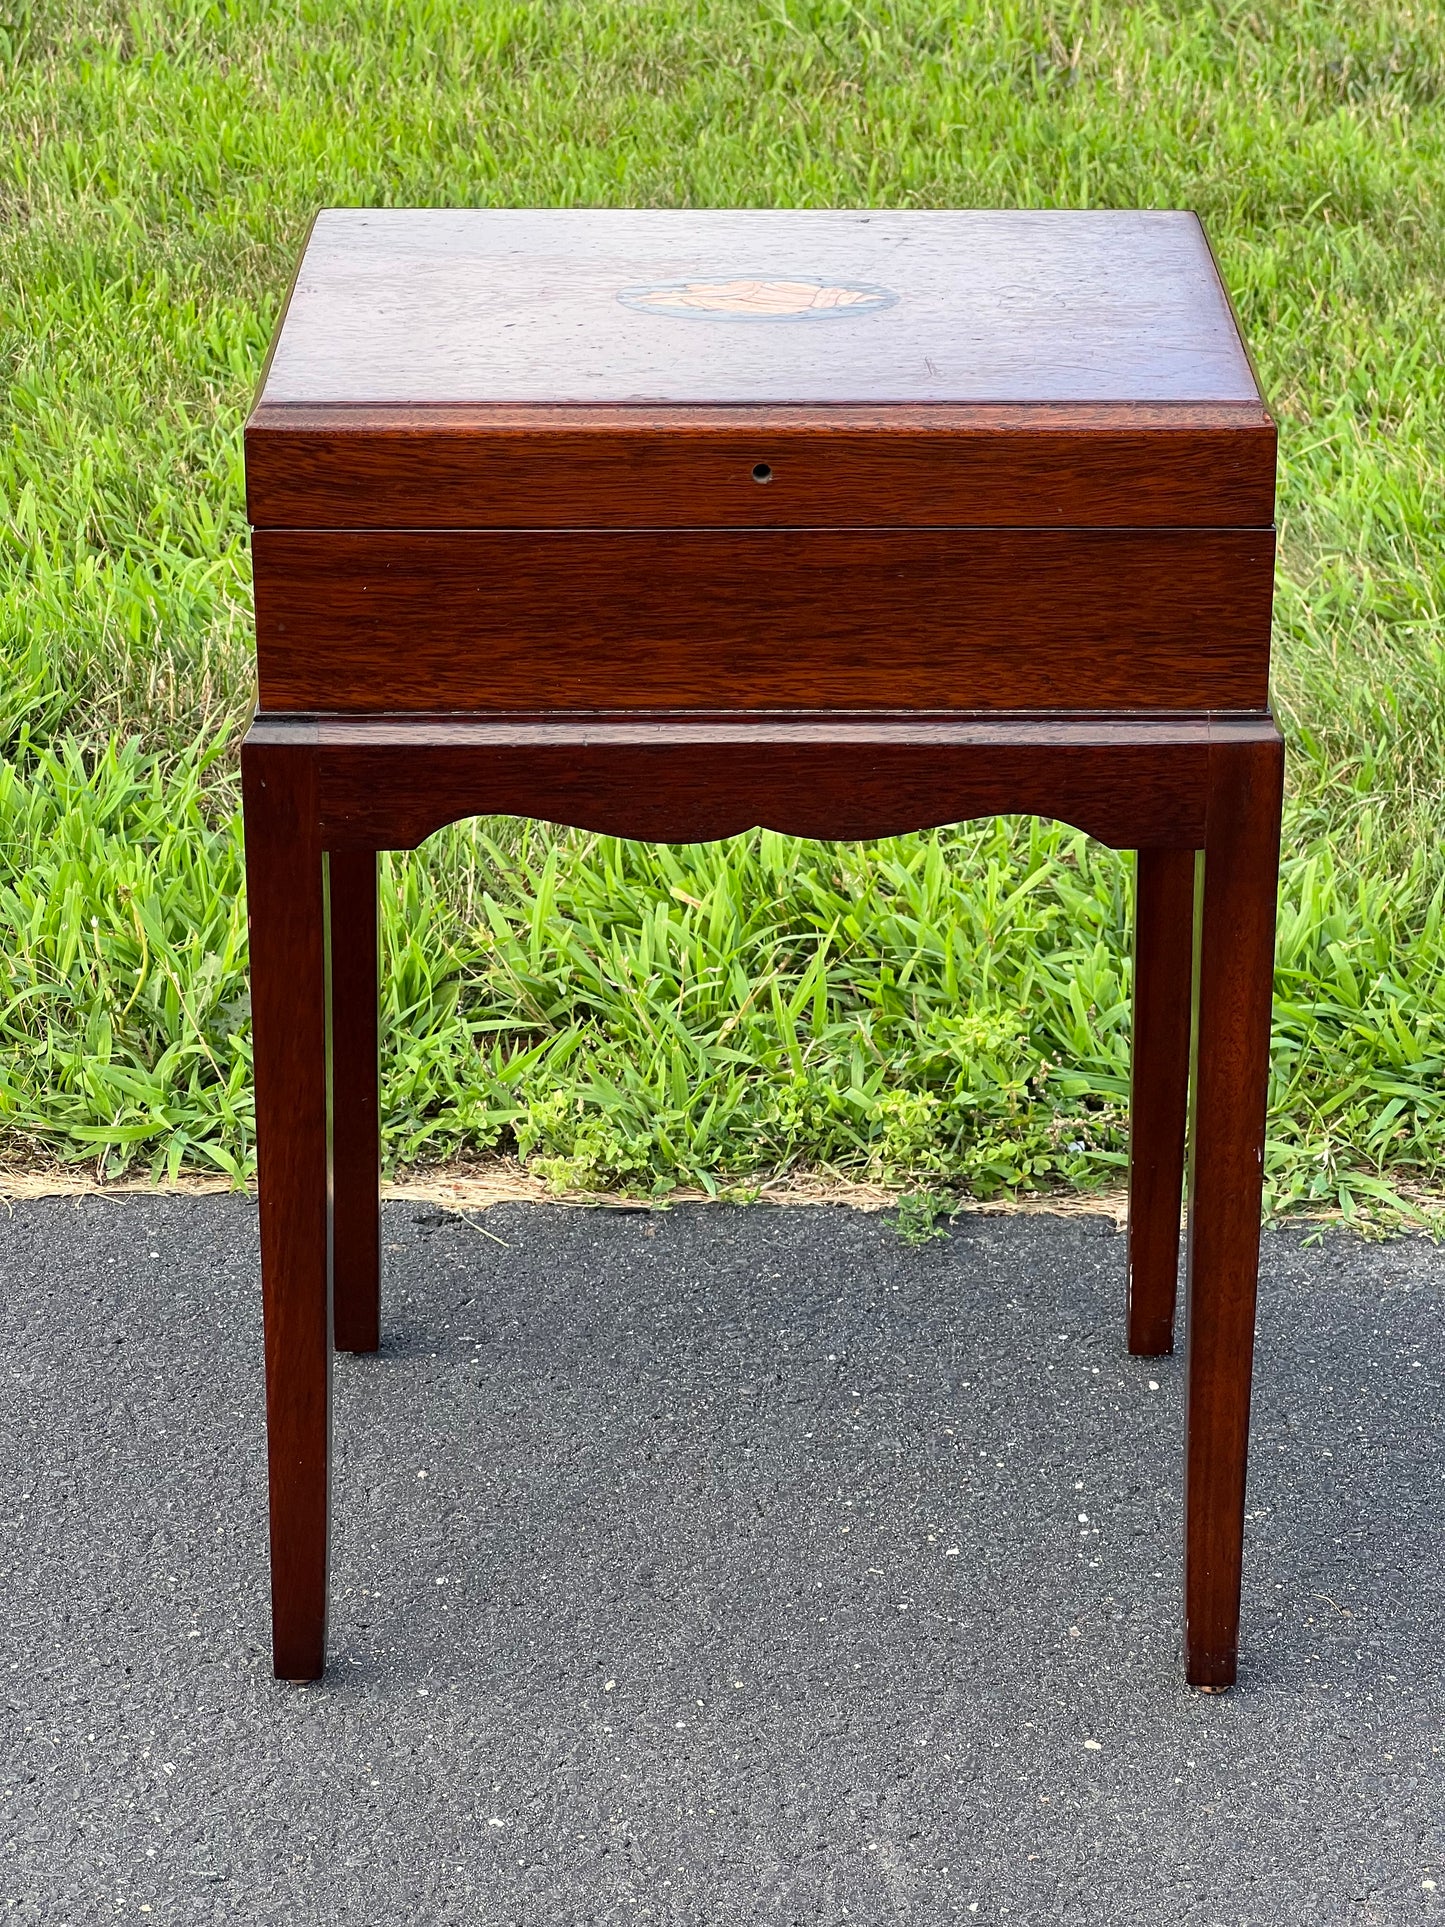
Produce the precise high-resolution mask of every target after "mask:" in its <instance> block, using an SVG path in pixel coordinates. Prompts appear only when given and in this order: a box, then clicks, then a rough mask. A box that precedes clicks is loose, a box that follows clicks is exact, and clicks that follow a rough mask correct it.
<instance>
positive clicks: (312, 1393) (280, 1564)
mask: <svg viewBox="0 0 1445 1927" xmlns="http://www.w3.org/2000/svg"><path fill="white" fill-rule="evenodd" d="M241 767H242V781H243V791H244V803H245V819H246V876H247V893H248V903H249V912H250V927H251V1021H252V1031H253V1040H254V1050H255V1077H256V1150H257V1160H258V1169H259V1188H260V1195H261V1294H262V1307H263V1314H264V1324H265V1337H266V1430H267V1445H268V1453H269V1461H270V1486H271V1614H272V1651H273V1658H274V1664H275V1671H276V1675H277V1677H278V1678H279V1679H293V1680H309V1679H318V1678H319V1677H320V1675H321V1673H322V1670H323V1668H324V1666H325V1647H326V1564H327V1527H328V1510H329V1457H330V1442H331V1441H330V1432H331V1278H330V1273H331V1252H330V1243H331V1239H330V1210H329V1199H328V1192H327V1166H328V1151H327V1131H326V1121H327V1120H326V1108H327V1106H326V1078H327V1067H326V1056H327V1052H326V942H325V906H324V900H323V893H322V861H323V859H322V854H321V847H320V840H319V837H318V833H317V808H316V774H315V762H314V759H313V758H312V757H311V756H309V755H308V754H306V753H305V752H304V751H301V752H297V751H295V750H291V751H288V750H286V749H284V748H280V749H278V748H274V747H266V746H259V747H258V746H248V747H247V749H246V750H245V751H244V752H243V756H242V765H241Z"/></svg>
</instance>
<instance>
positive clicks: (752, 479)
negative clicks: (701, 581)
mask: <svg viewBox="0 0 1445 1927" xmlns="http://www.w3.org/2000/svg"><path fill="white" fill-rule="evenodd" d="M760 465H761V467H762V468H764V469H765V470H766V471H767V474H766V480H765V481H761V482H760V481H759V480H758V479H757V471H758V469H759V467H760ZM1274 481H1275V429H1274V424H1273V422H1272V421H1271V420H1270V418H1269V416H1268V415H1267V414H1266V413H1265V412H1264V410H1263V409H1262V408H1260V407H1259V406H1257V405H1256V404H1247V403H1245V404H1212V405H1209V406H1193V407H1190V406H1181V405H1177V404H1176V405H1172V406H1147V405H1136V406H1120V405H1118V404H1103V403H1098V404H1094V405H1093V406H1080V405H1074V406H1063V405H1058V404H1043V405H1039V406H1037V407H1033V408H1018V407H1014V408H1002V407H977V408H944V407H934V408H901V407H900V408H891V409H877V408H875V409H862V408H836V409H831V410H830V409H787V408H755V409H704V408H696V409H683V408H677V409H671V410H660V409H630V408H616V409H600V408H591V409H565V408H542V407H537V408H534V409H518V408H511V409H506V408H492V409H486V408H471V409H462V408H451V409H430V410H428V409H420V408H378V407H370V408H340V407H337V408H306V407H296V408H286V407H279V408H264V409H260V410H258V411H257V412H256V414H255V415H253V416H252V418H251V421H250V423H249V424H248V426H247V429H246V488H247V503H248V512H249V515H250V519H251V521H252V522H253V523H254V524H255V525H256V526H258V527H266V528H337V529H360V528H455V529H463V528H478V529H483V528H495V529H506V528H709V527H712V528H746V527H775V528H783V527H795V528H804V527H823V528H826V527H833V526H843V525H847V524H857V525H860V526H873V527H893V526H902V527H909V526H911V527H918V528H926V527H939V526H943V527H947V526H951V525H963V526H968V525H972V526H975V527H985V526H987V527H1009V526H1023V527H1040V526H1043V527H1075V528H1096V527H1097V528H1135V527H1137V528H1188V527H1207V528H1227V527H1255V528H1267V527H1268V526H1269V525H1270V523H1271V522H1272V521H1273V519H1274Z"/></svg>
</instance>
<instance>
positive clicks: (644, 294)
mask: <svg viewBox="0 0 1445 1927" xmlns="http://www.w3.org/2000/svg"><path fill="white" fill-rule="evenodd" d="M1260 400H1261V398H1260V394H1259V390H1258V387H1257V385H1256V383H1255V379H1254V376H1253V373H1252V371H1251V369H1250V364H1249V359H1248V356H1247V355H1246V353H1245V350H1244V346H1243V343H1242V342H1241V340H1240V337H1239V332H1238V329H1237V328H1236V326H1235V322H1234V317H1233V315H1232V313H1231V311H1230V307H1229V303H1228V300H1227V298H1226V296H1225V294H1224V291H1223V289H1222V287H1221V286H1220V282H1219V277H1218V275H1217V273H1216V271H1215V267H1214V262H1213V259H1212V257H1211V254H1210V251H1209V246H1208V243H1207V242H1206V240H1205V238H1204V233H1203V230H1202V229H1201V227H1200V225H1199V222H1198V220H1197V219H1196V218H1195V216H1194V215H1192V214H1185V213H1152V212H1144V213H1114V212H1098V213H1094V212H1089V213H1067V212H1041V213H1012V212H1009V213H877V212H874V213H867V212H855V213H835V212H814V211H808V212H746V213H726V212H701V213H698V212H676V211H666V212H620V211H616V210H602V209H596V210H595V209H567V210H545V211H530V210H520V209H518V210H492V209H440V208H432V209H399V210H366V209H329V210H327V211H325V212H323V213H322V214H320V215H319V216H318V217H317V220H316V223H315V226H314V227H313V229H312V232H311V236H310V239H309V241H308V243H307V247H306V252H305V255H304V257H303V260H302V262H301V266H300V269H299V270H298V273H297V278H296V284H295V287H294V289H293V291H292V295H291V299H290V302H289V305H288V307H287V310H286V313H285V316H284V320H283V323H282V326H281V329H280V333H279V336H278V339H277V341H276V344H275V348H274V351H273V354H272V358H271V362H270V366H269V368H268V371H267V374H266V378H265V381H264V384H263V387H262V392H261V395H260V397H259V402H260V404H261V405H262V406H264V407H266V408H270V407H273V406H281V407H287V406H296V405H303V406H317V405H324V406H328V405H338V404H339V405H343V406H344V405H346V404H373V405H379V404H403V405H407V404H409V405H411V406H423V407H425V406H449V405H468V404H471V405H475V404H488V403H496V404H503V405H505V404H509V403H511V404H531V403H552V404H559V403H560V404H569V403H570V404H577V405H579V406H586V405H589V404H591V405H599V404H602V405H605V404H629V403H630V404H634V405H648V404H657V405H663V406H668V405H688V404H696V405H706V404H714V405H719V404H720V405H739V404H742V405H745V404H749V403H753V404H800V405H814V404H819V405H827V404H847V403H857V404H877V403H923V404H940V403H943V404H947V403H1024V404H1026V403H1032V402H1038V403H1058V402H1085V403H1092V402H1118V403H1140V404H1150V403H1189V402H1196V403H1235V402H1237V403H1252V404H1254V406H1255V407H1258V406H1259V405H1260Z"/></svg>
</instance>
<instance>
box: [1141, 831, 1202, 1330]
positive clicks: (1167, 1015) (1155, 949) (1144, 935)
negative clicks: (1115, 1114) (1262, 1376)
mask: <svg viewBox="0 0 1445 1927" xmlns="http://www.w3.org/2000/svg"><path fill="white" fill-rule="evenodd" d="M1137 876H1138V882H1137V887H1136V889H1135V893H1134V896H1135V905H1134V1042H1133V1056H1134V1063H1133V1077H1132V1087H1131V1091H1130V1098H1129V1350H1130V1351H1131V1352H1134V1353H1136V1354H1137V1355H1138V1356H1140V1357H1145V1358H1153V1357H1158V1356H1160V1355H1162V1354H1163V1353H1165V1352H1172V1351H1173V1349H1174V1284H1175V1278H1176V1276H1177V1274H1178V1270H1179V1211H1180V1206H1181V1204H1182V1203H1183V1201H1184V1136H1185V1124H1186V1121H1187V1117H1186V1114H1187V1111H1188V1103H1189V1032H1190V1023H1191V1015H1192V996H1193V977H1194V852H1193V850H1140V852H1139V859H1138V872H1137Z"/></svg>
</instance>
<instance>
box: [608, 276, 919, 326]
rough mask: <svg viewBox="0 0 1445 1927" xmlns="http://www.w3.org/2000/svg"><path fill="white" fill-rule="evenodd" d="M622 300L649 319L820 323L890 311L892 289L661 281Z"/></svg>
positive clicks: (851, 284) (628, 290)
mask: <svg viewBox="0 0 1445 1927" xmlns="http://www.w3.org/2000/svg"><path fill="white" fill-rule="evenodd" d="M617 298H618V300H619V301H621V302H622V303H623V305H624V306H625V307H628V308H637V309H639V310H640V311H641V312H642V313H644V314H661V315H678V316H682V317H693V316H696V317H698V318H700V319H712V320H725V321H821V320H825V319H830V318H832V317H834V316H842V315H855V314H873V313H876V312H877V310H878V309H880V308H891V307H892V306H893V304H894V302H895V301H897V299H898V296H897V295H896V294H895V293H894V292H893V290H892V289H891V288H879V287H875V286H873V285H872V284H871V283H868V282H864V281H852V282H849V281H803V280H796V281H764V280H753V279H742V278H739V279H737V280H732V281H701V280H698V281H662V282H655V283H654V284H653V285H652V286H651V287H645V288H624V289H623V290H622V292H621V293H620V294H619V295H618V297H617Z"/></svg>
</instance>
